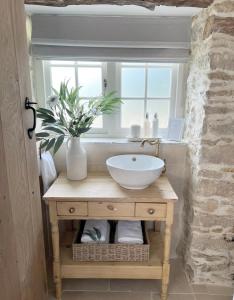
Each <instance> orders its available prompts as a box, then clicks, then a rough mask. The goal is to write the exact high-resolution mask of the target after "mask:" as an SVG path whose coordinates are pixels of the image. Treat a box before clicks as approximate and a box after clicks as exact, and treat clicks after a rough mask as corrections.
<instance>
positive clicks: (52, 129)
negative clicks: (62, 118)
mask: <svg viewBox="0 0 234 300" xmlns="http://www.w3.org/2000/svg"><path fill="white" fill-rule="evenodd" d="M43 130H49V131H53V132H56V133H58V134H64V131H63V130H61V129H59V128H56V127H53V126H46V127H44V128H43Z"/></svg>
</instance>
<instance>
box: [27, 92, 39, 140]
mask: <svg viewBox="0 0 234 300" xmlns="http://www.w3.org/2000/svg"><path fill="white" fill-rule="evenodd" d="M33 104H37V103H36V102H31V101H30V100H29V98H28V97H26V98H25V109H31V110H32V112H33V126H32V127H31V128H28V137H29V138H30V140H31V139H32V137H33V131H34V130H35V128H36V120H37V116H36V110H35V108H34V107H32V106H31V105H33Z"/></svg>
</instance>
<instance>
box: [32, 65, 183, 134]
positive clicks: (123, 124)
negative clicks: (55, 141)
mask: <svg viewBox="0 0 234 300" xmlns="http://www.w3.org/2000/svg"><path fill="white" fill-rule="evenodd" d="M38 64H39V65H38ZM35 68H36V70H35V73H36V78H35V81H36V83H35V86H36V95H39V96H40V95H41V98H42V95H44V96H43V97H44V98H45V99H47V98H48V97H49V96H50V95H51V93H52V87H53V88H55V89H58V88H59V85H60V83H61V81H64V80H69V83H68V84H69V86H70V87H78V86H82V88H81V89H80V96H81V97H82V98H83V99H84V101H88V100H90V99H91V98H92V97H98V96H100V95H102V94H103V93H104V92H105V89H106V92H110V91H116V92H117V95H118V96H119V97H121V98H122V100H123V104H122V105H121V107H120V108H119V110H118V111H116V112H115V113H113V114H112V115H107V116H102V117H99V118H98V119H97V120H96V121H95V124H94V125H93V128H92V130H91V131H90V132H88V133H87V135H88V136H91V135H92V136H100V137H103V136H106V137H108V136H109V137H126V136H128V135H129V128H130V126H131V125H132V124H139V125H141V126H143V121H144V116H145V115H146V113H147V112H148V113H149V117H150V120H152V118H153V115H154V114H155V113H157V114H158V118H159V134H160V135H161V136H162V137H166V134H167V127H168V122H169V119H170V118H173V117H183V108H182V109H181V107H179V106H181V104H182V105H183V103H182V101H181V99H182V97H183V92H181V90H182V89H183V85H182V84H181V81H182V80H183V76H182V75H181V74H182V73H183V68H182V67H181V65H179V64H162V63H157V64H156V63H127V62H125V63H115V62H107V63H104V62H95V61H92V62H91V61H87V62H85V61H63V60H51V61H39V60H37V62H36V64H35ZM181 68H182V69H181ZM181 70H182V71H181ZM38 73H40V74H39V75H38ZM42 73H43V74H42ZM40 79H44V80H40ZM41 81H43V82H44V86H42V84H41V83H40V82H41ZM104 82H105V84H104ZM106 83H107V85H106ZM42 89H44V93H42ZM39 96H38V98H40V97H39ZM178 99H179V101H178ZM44 104H45V105H46V103H45V101H44ZM178 112H179V113H178ZM181 112H182V113H181Z"/></svg>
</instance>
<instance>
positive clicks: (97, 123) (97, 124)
mask: <svg viewBox="0 0 234 300" xmlns="http://www.w3.org/2000/svg"><path fill="white" fill-rule="evenodd" d="M91 127H92V128H102V127H103V118H102V116H99V117H97V119H95V120H94V122H93V124H92V126H91Z"/></svg>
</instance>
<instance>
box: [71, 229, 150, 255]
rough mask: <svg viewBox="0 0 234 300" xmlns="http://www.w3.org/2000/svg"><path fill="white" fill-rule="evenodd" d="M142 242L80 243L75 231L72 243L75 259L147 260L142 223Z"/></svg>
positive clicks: (146, 237)
mask: <svg viewBox="0 0 234 300" xmlns="http://www.w3.org/2000/svg"><path fill="white" fill-rule="evenodd" d="M142 225H143V226H142V229H143V235H144V244H142V245H139V244H114V243H113V244H101V243H99V244H98V243H93V244H85V243H84V244H82V243H77V242H76V241H77V240H79V238H78V236H80V232H76V234H75V238H74V242H73V244H72V251H73V260H75V261H147V260H149V247H150V245H149V238H148V234H147V232H146V230H145V226H144V223H142Z"/></svg>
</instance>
